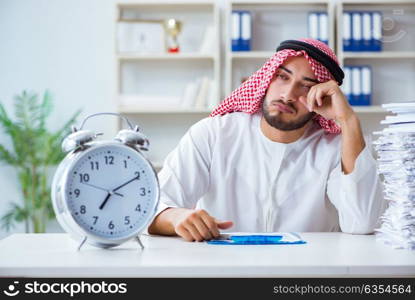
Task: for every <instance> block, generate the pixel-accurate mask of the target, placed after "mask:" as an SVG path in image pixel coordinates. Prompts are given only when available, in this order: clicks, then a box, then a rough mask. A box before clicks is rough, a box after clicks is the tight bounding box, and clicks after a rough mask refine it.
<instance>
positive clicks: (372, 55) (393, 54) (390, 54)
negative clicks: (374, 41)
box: [343, 51, 415, 59]
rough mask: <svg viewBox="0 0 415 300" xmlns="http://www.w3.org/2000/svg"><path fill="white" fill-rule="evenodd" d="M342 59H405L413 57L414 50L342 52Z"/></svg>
mask: <svg viewBox="0 0 415 300" xmlns="http://www.w3.org/2000/svg"><path fill="white" fill-rule="evenodd" d="M343 58H344V59H350V58H364V59H379V58H394V59H400V58H401V59H405V58H415V51H380V52H343Z"/></svg>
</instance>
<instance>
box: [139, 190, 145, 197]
mask: <svg viewBox="0 0 415 300" xmlns="http://www.w3.org/2000/svg"><path fill="white" fill-rule="evenodd" d="M140 191H141V193H140V196H145V195H146V188H140Z"/></svg>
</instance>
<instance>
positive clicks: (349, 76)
mask: <svg viewBox="0 0 415 300" xmlns="http://www.w3.org/2000/svg"><path fill="white" fill-rule="evenodd" d="M342 89H343V93H344V95H345V96H346V97H347V99H348V101H349V103H350V105H353V106H369V105H371V103H372V90H373V89H372V69H371V67H370V66H368V65H362V66H345V67H344V85H343V88H342Z"/></svg>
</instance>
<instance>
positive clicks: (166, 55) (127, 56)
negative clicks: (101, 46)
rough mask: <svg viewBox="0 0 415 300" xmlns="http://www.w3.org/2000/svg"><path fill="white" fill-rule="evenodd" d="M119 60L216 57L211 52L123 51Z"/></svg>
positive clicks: (201, 58)
mask: <svg viewBox="0 0 415 300" xmlns="http://www.w3.org/2000/svg"><path fill="white" fill-rule="evenodd" d="M117 58H118V59H119V60H164V59H166V60H185V59H195V60H206V59H207V60H214V59H215V58H216V57H215V56H214V55H210V54H202V53H160V54H142V53H131V54H128V53H125V54H124V53H123V54H118V55H117Z"/></svg>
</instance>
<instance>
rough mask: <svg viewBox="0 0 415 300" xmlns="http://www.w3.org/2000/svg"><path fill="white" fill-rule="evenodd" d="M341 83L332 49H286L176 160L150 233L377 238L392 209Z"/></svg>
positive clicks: (197, 130)
mask: <svg viewBox="0 0 415 300" xmlns="http://www.w3.org/2000/svg"><path fill="white" fill-rule="evenodd" d="M343 77H344V74H343V71H342V70H341V68H340V67H339V65H338V62H337V58H336V57H335V55H334V53H333V51H332V50H331V49H330V48H328V47H327V46H326V45H325V44H323V43H321V42H319V41H316V40H312V39H302V40H298V41H297V40H289V41H285V42H283V43H281V45H280V46H279V47H278V49H277V52H276V54H274V56H272V57H271V58H270V59H269V60H268V61H267V62H266V63H265V65H264V66H263V67H262V68H261V69H259V70H258V71H257V72H256V73H254V74H253V75H252V76H251V77H250V78H249V79H248V80H247V81H245V82H244V83H243V84H242V85H241V86H240V87H239V88H238V89H237V90H235V91H234V92H233V93H232V94H231V95H230V96H229V97H228V98H227V99H225V100H224V101H223V102H222V103H221V104H220V105H219V107H218V108H217V109H215V110H214V112H213V113H212V114H211V117H210V118H206V119H203V120H201V121H200V122H198V123H196V124H195V125H193V126H192V127H191V128H190V130H189V131H188V132H187V133H186V134H185V136H184V137H183V138H182V139H181V141H180V143H179V145H178V146H177V148H176V149H174V150H173V151H172V152H171V153H170V154H169V155H168V157H167V158H166V160H165V163H164V167H163V169H162V171H161V172H160V173H159V180H160V188H161V198H160V201H161V202H160V205H159V208H158V211H157V214H156V217H155V218H154V220H153V222H152V223H151V225H150V226H149V228H148V232H149V233H150V234H161V235H179V236H181V237H183V238H184V239H185V240H187V241H203V240H208V239H212V238H215V237H218V235H219V233H220V230H230V229H232V231H245V232H275V231H278V232H287V231H297V232H308V231H340V230H341V231H343V232H348V233H355V234H366V233H371V232H373V229H374V228H375V226H377V224H376V223H377V221H378V218H379V216H380V214H381V213H382V210H383V202H384V201H383V198H382V195H381V190H380V182H379V178H378V175H377V173H376V162H375V160H374V158H373V157H372V155H371V153H370V152H371V151H370V147H368V146H367V145H366V144H365V140H364V138H363V134H362V130H361V127H360V123H359V119H358V117H357V116H356V114H355V113H354V111H353V109H352V107H351V106H350V105H349V104H348V101H347V99H346V98H345V96H344V95H343V93H342V92H341V90H340V88H339V85H340V84H341V83H342V80H343ZM340 133H341V134H340Z"/></svg>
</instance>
